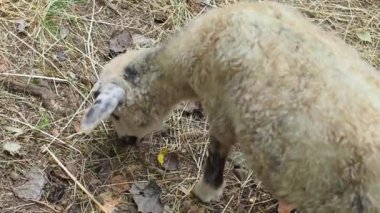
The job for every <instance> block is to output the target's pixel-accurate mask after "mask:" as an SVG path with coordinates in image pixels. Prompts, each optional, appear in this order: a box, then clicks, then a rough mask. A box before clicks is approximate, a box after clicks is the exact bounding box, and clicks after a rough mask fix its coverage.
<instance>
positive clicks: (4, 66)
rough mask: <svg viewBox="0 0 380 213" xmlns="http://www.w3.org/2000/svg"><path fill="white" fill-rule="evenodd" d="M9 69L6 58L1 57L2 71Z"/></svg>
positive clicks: (0, 69) (0, 65)
mask: <svg viewBox="0 0 380 213" xmlns="http://www.w3.org/2000/svg"><path fill="white" fill-rule="evenodd" d="M7 70H8V64H7V63H6V62H5V60H2V59H0V73H3V72H6V71H7Z"/></svg>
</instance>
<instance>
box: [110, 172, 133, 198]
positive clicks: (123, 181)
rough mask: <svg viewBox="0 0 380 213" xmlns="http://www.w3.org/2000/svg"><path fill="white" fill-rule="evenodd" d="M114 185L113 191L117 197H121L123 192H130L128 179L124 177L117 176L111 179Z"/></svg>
mask: <svg viewBox="0 0 380 213" xmlns="http://www.w3.org/2000/svg"><path fill="white" fill-rule="evenodd" d="M111 183H112V186H111V188H112V191H113V192H114V194H115V195H116V196H119V195H121V194H122V193H123V192H126V191H128V190H129V188H130V187H129V184H128V183H127V178H125V177H124V176H123V175H116V176H113V177H112V179H111Z"/></svg>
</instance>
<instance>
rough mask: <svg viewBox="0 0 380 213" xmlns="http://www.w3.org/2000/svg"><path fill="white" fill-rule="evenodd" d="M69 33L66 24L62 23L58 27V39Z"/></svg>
mask: <svg viewBox="0 0 380 213" xmlns="http://www.w3.org/2000/svg"><path fill="white" fill-rule="evenodd" d="M69 33H70V30H69V27H68V25H67V24H62V25H61V26H60V27H59V38H60V39H65V38H66V37H67V36H68V35H69Z"/></svg>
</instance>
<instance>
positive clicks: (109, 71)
mask: <svg viewBox="0 0 380 213" xmlns="http://www.w3.org/2000/svg"><path fill="white" fill-rule="evenodd" d="M152 54H154V53H153V49H141V50H128V51H127V52H126V53H124V54H121V55H119V56H117V57H116V58H114V59H112V60H111V61H110V62H109V63H108V64H106V65H105V66H104V69H103V71H102V72H101V73H100V75H99V80H98V81H97V82H96V84H95V85H94V88H93V90H92V91H94V93H93V94H94V98H95V102H94V103H93V104H92V105H91V106H90V107H89V109H87V111H86V112H85V114H84V118H83V120H82V131H83V132H86V133H89V132H91V131H92V130H93V129H94V128H96V127H97V126H98V125H99V124H100V123H101V121H103V120H106V119H108V118H110V117H111V120H112V122H113V124H114V127H115V129H116V132H117V134H118V137H119V138H120V139H123V140H128V139H129V140H130V139H132V140H134V141H136V140H138V139H140V138H141V137H143V136H144V135H146V134H148V133H150V132H152V131H154V130H157V128H159V127H160V125H161V124H162V119H163V118H162V116H159V115H157V113H156V112H157V110H155V109H154V102H153V101H152V94H151V92H150V88H149V87H150V84H151V83H152V79H155V78H157V76H158V75H159V74H158V72H157V70H156V69H155V67H154V66H153V65H151V64H149V63H150V58H151V57H152Z"/></svg>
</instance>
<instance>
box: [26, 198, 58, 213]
mask: <svg viewBox="0 0 380 213" xmlns="http://www.w3.org/2000/svg"><path fill="white" fill-rule="evenodd" d="M32 201H33V202H35V203H37V204H39V205H42V206H45V207H47V208H49V209H51V210H52V211H54V212H59V210H57V209H56V208H54V207H53V206H50V205H49V204H47V203H44V202H41V201H39V200H32Z"/></svg>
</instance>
